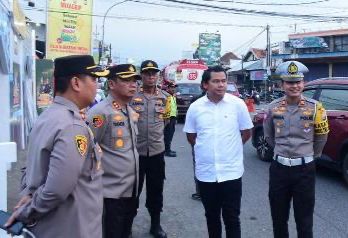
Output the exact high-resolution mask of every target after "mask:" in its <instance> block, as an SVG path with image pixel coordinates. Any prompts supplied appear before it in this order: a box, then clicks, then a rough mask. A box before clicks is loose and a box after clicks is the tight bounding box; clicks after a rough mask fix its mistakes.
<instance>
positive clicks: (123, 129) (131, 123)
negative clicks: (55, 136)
mask: <svg viewBox="0 0 348 238" xmlns="http://www.w3.org/2000/svg"><path fill="white" fill-rule="evenodd" d="M137 121H138V114H137V113H136V112H135V111H134V110H132V108H131V107H130V106H127V109H126V110H125V109H121V107H120V106H119V105H118V104H117V103H116V102H114V99H113V97H112V96H111V95H109V96H108V97H107V98H106V99H105V100H104V101H102V102H100V103H99V104H97V105H95V106H94V107H92V108H91V109H90V110H89V111H88V122H89V123H88V124H89V126H90V128H91V130H92V131H93V133H94V135H95V138H96V140H97V141H98V143H99V144H100V147H101V148H102V151H103V156H102V165H103V168H104V174H103V187H104V197H106V198H115V199H117V198H122V197H132V194H133V190H134V191H138V181H139V178H138V177H139V155H138V152H137V149H136V138H137V134H138V128H137V125H136V124H137Z"/></svg>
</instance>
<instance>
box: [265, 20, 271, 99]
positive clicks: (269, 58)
mask: <svg viewBox="0 0 348 238" xmlns="http://www.w3.org/2000/svg"><path fill="white" fill-rule="evenodd" d="M266 32H267V50H266V51H267V55H266V70H267V71H268V72H270V71H271V53H272V52H271V39H270V32H269V25H267V26H266ZM270 77H271V75H268V74H267V79H270ZM267 79H265V102H266V99H267V97H266V95H267Z"/></svg>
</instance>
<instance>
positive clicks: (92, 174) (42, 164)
mask: <svg viewBox="0 0 348 238" xmlns="http://www.w3.org/2000/svg"><path fill="white" fill-rule="evenodd" d="M107 73H108V72H107V71H104V70H102V69H101V68H99V67H98V66H96V65H95V63H94V60H93V57H92V56H89V55H77V56H66V57H61V58H56V59H55V61H54V81H55V87H54V90H55V95H56V96H55V98H54V102H53V104H52V105H51V106H50V107H49V108H48V109H46V110H45V111H44V112H43V113H42V114H41V115H40V117H39V118H38V119H37V121H36V123H35V125H34V127H33V129H32V130H31V133H30V137H29V147H28V155H27V168H26V171H25V178H24V180H23V182H24V183H25V184H24V190H23V191H22V194H23V197H22V199H21V200H20V201H19V203H18V204H17V205H16V207H15V212H14V213H13V215H12V216H11V218H10V219H9V221H8V223H7V225H10V224H11V223H12V222H13V221H14V220H19V221H21V222H23V223H25V224H26V225H27V226H28V227H29V230H30V231H31V232H32V233H33V234H34V235H35V236H36V238H40V237H44V238H46V237H57V238H65V237H74V238H86V237H87V238H88V237H90V238H97V237H100V238H101V237H102V210H103V194H102V173H103V170H102V168H101V161H100V157H101V149H100V147H99V145H98V144H95V143H94V137H93V134H92V132H91V131H90V130H89V128H88V126H87V124H86V123H85V121H84V118H85V115H84V114H80V110H81V109H83V108H85V107H87V106H88V105H89V104H90V103H91V102H93V100H94V97H95V94H96V85H97V84H96V79H97V77H99V76H106V75H107Z"/></svg>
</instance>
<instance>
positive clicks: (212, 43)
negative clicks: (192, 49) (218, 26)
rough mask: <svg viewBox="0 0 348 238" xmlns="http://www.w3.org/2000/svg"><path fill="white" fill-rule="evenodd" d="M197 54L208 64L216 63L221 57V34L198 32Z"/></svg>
mask: <svg viewBox="0 0 348 238" xmlns="http://www.w3.org/2000/svg"><path fill="white" fill-rule="evenodd" d="M198 55H199V58H200V59H202V60H204V61H205V63H206V64H207V65H208V66H212V65H216V64H217V63H218V62H219V60H220V57H221V35H220V34H215V33H200V34H199V47H198Z"/></svg>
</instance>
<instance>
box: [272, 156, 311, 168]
mask: <svg viewBox="0 0 348 238" xmlns="http://www.w3.org/2000/svg"><path fill="white" fill-rule="evenodd" d="M273 159H274V160H275V161H277V162H278V163H280V164H282V165H285V166H289V167H291V166H297V165H303V164H308V163H310V162H312V161H313V160H314V158H313V156H304V157H296V158H287V157H284V156H281V155H276V156H274V158H273Z"/></svg>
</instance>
